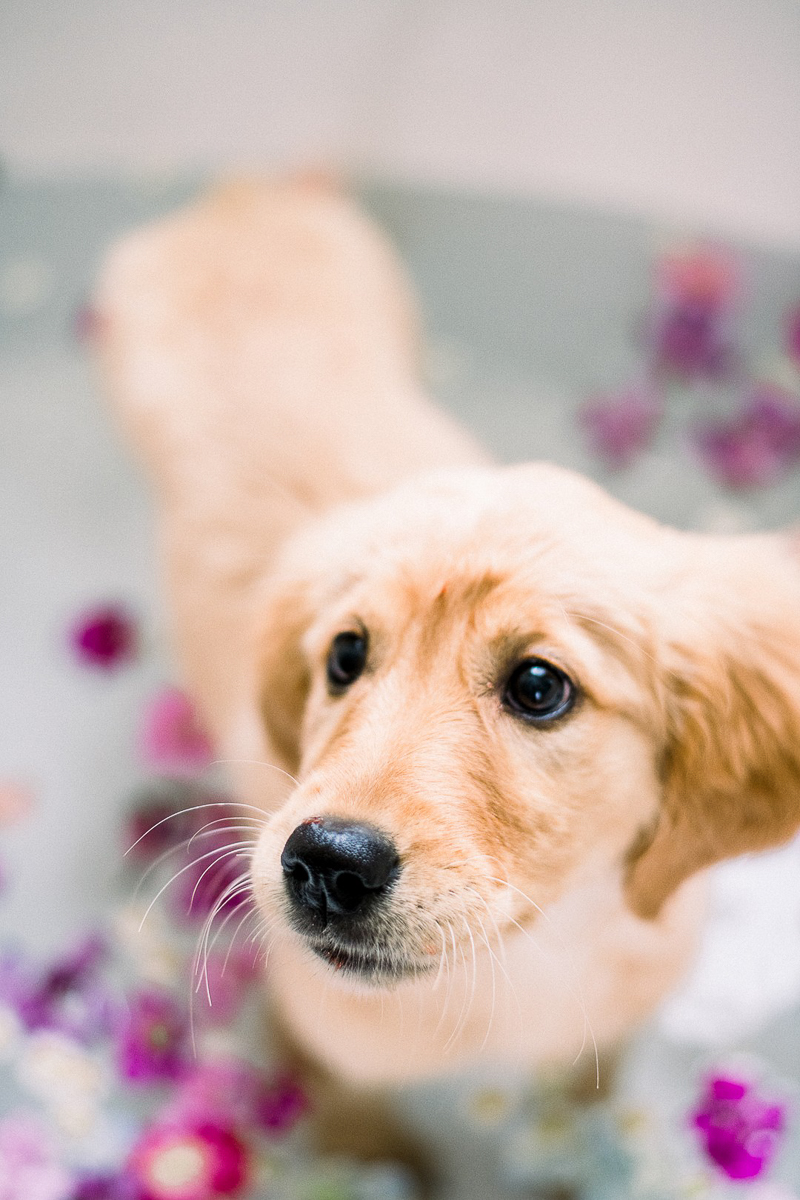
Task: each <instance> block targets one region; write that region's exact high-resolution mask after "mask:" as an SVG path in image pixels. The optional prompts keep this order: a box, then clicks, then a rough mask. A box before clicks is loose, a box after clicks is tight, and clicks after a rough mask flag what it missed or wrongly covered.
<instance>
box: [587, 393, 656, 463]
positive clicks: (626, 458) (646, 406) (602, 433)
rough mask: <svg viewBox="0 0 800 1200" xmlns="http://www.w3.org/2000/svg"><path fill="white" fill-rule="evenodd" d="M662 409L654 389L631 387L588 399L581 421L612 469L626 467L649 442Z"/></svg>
mask: <svg viewBox="0 0 800 1200" xmlns="http://www.w3.org/2000/svg"><path fill="white" fill-rule="evenodd" d="M661 411H662V406H661V402H660V401H659V400H658V399H657V398H656V397H655V396H654V395H652V394H651V393H650V392H647V391H639V390H636V389H631V390H629V391H626V392H621V393H620V394H619V395H616V396H602V397H598V398H596V399H594V400H590V401H588V402H587V403H586V404H585V405H584V407H583V408H582V409H581V411H580V413H579V416H578V420H579V422H580V424H581V426H582V427H583V429H584V430H585V431H586V433H587V436H588V438H589V443H590V446H591V449H592V451H593V452H594V453H595V454H596V455H597V456H598V457H599V458H602V459H604V460H605V462H606V464H607V465H608V466H609V467H611V468H612V469H614V470H622V468H623V467H627V466H630V464H631V463H632V462H633V460H634V458H635V457H636V455H637V454H639V452H640V451H642V450H644V449H645V448H646V447H647V446H648V445H649V443H650V441H651V440H652V438H653V436H654V434H655V431H656V428H657V427H658V422H659V420H660V418H661Z"/></svg>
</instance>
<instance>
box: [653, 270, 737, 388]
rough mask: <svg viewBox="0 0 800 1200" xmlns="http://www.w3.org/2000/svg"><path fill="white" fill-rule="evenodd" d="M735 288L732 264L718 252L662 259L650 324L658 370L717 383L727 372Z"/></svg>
mask: <svg viewBox="0 0 800 1200" xmlns="http://www.w3.org/2000/svg"><path fill="white" fill-rule="evenodd" d="M736 286H737V285H736V275H735V270H734V267H733V264H732V262H731V261H730V259H729V258H728V257H727V256H725V255H723V254H722V253H721V252H719V251H716V250H712V249H699V250H695V251H691V252H689V253H684V254H672V255H668V256H666V257H665V258H664V259H663V260H662V262H661V263H660V264H659V267H658V271H657V277H656V300H655V310H654V312H653V314H652V316H651V318H650V320H649V321H648V323H647V333H648V339H647V340H648V342H649V344H650V346H651V349H652V353H653V357H654V360H655V361H654V365H655V368H656V370H657V371H659V372H663V373H666V374H668V375H678V376H680V377H681V378H684V379H692V378H697V377H706V378H716V377H719V376H720V375H723V374H725V373H726V372H727V371H728V369H729V367H730V365H731V363H732V361H733V348H732V345H731V341H730V337H729V334H728V325H729V322H730V314H731V308H732V300H733V297H734V293H735V291H736Z"/></svg>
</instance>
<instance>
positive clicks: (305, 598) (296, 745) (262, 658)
mask: <svg viewBox="0 0 800 1200" xmlns="http://www.w3.org/2000/svg"><path fill="white" fill-rule="evenodd" d="M311 619H312V610H311V605H310V601H309V588H308V584H307V582H306V581H304V580H302V579H299V578H296V579H292V580H287V581H281V582H279V583H278V584H277V585H276V586H274V587H273V588H272V590H271V591H270V594H269V595H268V596H267V598H266V604H265V608H264V618H263V621H262V630H263V632H262V635H261V642H260V649H259V652H258V659H259V695H258V701H259V709H260V712H261V714H262V717H263V720H264V725H265V728H266V731H267V734H268V736H269V739H270V742H271V744H272V748H273V750H274V751H275V752H276V753H277V754H278V755H279V756H280V758H281V759H282V761H283V763H284V765H285V767H286V769H287V771H291V772H292V773H294V772H296V771H297V768H298V766H299V763H300V730H301V726H302V722H303V712H304V709H305V704H306V698H307V695H308V689H309V685H310V677H309V672H308V664H307V663H306V660H305V656H304V655H303V651H302V645H301V642H302V637H303V634H304V633H305V631H306V629H307V628H308V626H309V624H310V623H311Z"/></svg>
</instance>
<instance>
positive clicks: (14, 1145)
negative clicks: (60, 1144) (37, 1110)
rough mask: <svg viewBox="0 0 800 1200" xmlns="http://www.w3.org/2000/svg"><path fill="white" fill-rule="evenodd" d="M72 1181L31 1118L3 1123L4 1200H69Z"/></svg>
mask: <svg viewBox="0 0 800 1200" xmlns="http://www.w3.org/2000/svg"><path fill="white" fill-rule="evenodd" d="M71 1191H72V1187H71V1180H70V1177H69V1174H68V1173H67V1171H66V1170H65V1169H64V1167H62V1166H61V1165H60V1164H59V1163H58V1162H57V1160H56V1158H55V1155H54V1152H53V1148H52V1146H51V1145H50V1141H49V1138H48V1136H47V1134H46V1132H45V1131H44V1129H42V1128H41V1126H40V1125H39V1124H38V1123H37V1122H36V1121H35V1120H34V1119H33V1118H31V1117H28V1116H24V1115H22V1114H12V1115H11V1116H7V1117H4V1118H3V1119H2V1120H0V1200H68V1197H69V1196H70V1195H71Z"/></svg>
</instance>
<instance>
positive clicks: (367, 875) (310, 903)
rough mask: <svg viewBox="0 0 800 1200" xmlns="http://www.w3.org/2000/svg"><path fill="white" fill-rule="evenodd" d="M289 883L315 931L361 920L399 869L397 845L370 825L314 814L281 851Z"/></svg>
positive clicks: (299, 912)
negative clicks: (315, 815)
mask: <svg viewBox="0 0 800 1200" xmlns="http://www.w3.org/2000/svg"><path fill="white" fill-rule="evenodd" d="M281 866H282V867H283V873H284V883H285V886H286V892H287V895H288V897H289V901H290V903H291V905H292V907H293V909H294V910H295V912H296V914H297V915H298V916H301V917H304V918H306V919H307V920H310V922H311V924H312V926H313V927H314V928H316V929H325V928H326V927H328V926H329V925H337V924H338V925H346V926H347V927H348V929H349V930H351V931H354V929H355V927H356V926H358V925H359V924H361V923H362V922H363V921H364V919H365V918H366V917H367V916H368V914H369V913H370V911H371V910H373V909H374V907H375V904H376V902H377V901H379V900H380V899H381V898H382V897H383V896H384V895H385V894H386V892H387V891H388V890H389V888H390V887H391V885H392V884H393V883H394V881H395V879H396V878H397V876H398V875H399V873H400V859H399V857H398V854H397V850H396V849H395V847H394V845H393V843H392V842H391V841H390V840H389V839H388V838H387V837H386V836H385V834H383V833H381V832H380V831H379V830H377V829H375V828H373V827H372V826H371V825H362V824H358V823H355V822H351V821H347V820H344V819H342V818H340V817H312V818H311V820H309V821H304V822H303V823H302V824H301V825H298V826H297V828H296V829H295V830H294V832H293V833H291V834H290V835H289V838H288V840H287V842H286V845H285V846H284V849H283V853H282V854H281Z"/></svg>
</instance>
